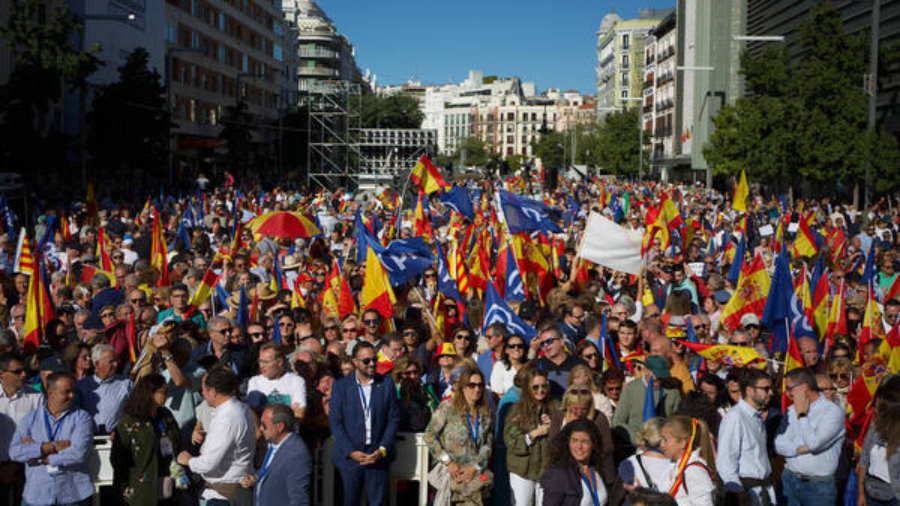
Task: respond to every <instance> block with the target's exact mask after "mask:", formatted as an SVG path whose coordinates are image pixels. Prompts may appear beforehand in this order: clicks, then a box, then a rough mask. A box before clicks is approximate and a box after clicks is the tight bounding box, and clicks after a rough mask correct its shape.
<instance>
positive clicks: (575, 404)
mask: <svg viewBox="0 0 900 506" xmlns="http://www.w3.org/2000/svg"><path fill="white" fill-rule="evenodd" d="M581 419H585V420H589V421H591V422H593V423H594V425H595V426H596V427H597V431H598V433H599V434H600V442H601V443H602V448H601V452H602V453H603V461H602V463H601V464H602V467H603V471H604V472H605V473H608V474H610V475H615V472H616V469H615V466H614V465H613V461H614V457H613V456H614V452H615V445H614V443H613V437H612V430H611V429H610V425H609V420H607V418H606V415H604V414H603V413H601V412H600V411H598V410H597V408H595V407H594V393H593V391H591V389H590V388H588V387H586V386H571V387H569V388H568V389H567V390H566V393H565V394H564V395H563V398H562V402H561V403H560V405H559V409H555V410H553V412H552V413H550V435H549V437H550V441H553V440H555V439H556V436H557V435H559V433H560V432H561V431H562V430H563V428H565V426H566V425H568V424H570V423H572V422H574V421H575V420H581Z"/></svg>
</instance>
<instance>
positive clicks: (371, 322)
mask: <svg viewBox="0 0 900 506" xmlns="http://www.w3.org/2000/svg"><path fill="white" fill-rule="evenodd" d="M378 322H379V320H378V318H373V319H369V320H363V323H365V324H366V325H378Z"/></svg>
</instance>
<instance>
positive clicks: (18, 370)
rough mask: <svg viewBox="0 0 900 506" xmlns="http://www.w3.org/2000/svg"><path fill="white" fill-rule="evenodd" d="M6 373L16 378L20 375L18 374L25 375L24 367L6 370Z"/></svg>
mask: <svg viewBox="0 0 900 506" xmlns="http://www.w3.org/2000/svg"><path fill="white" fill-rule="evenodd" d="M6 372H8V373H9V374H15V375H16V376H18V375H20V374H24V373H25V368H24V367H20V368H18V369H8V370H7V371H6Z"/></svg>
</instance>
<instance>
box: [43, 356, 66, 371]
mask: <svg viewBox="0 0 900 506" xmlns="http://www.w3.org/2000/svg"><path fill="white" fill-rule="evenodd" d="M40 369H41V370H42V371H51V372H66V371H68V370H69V368H68V367H66V363H65V362H63V360H62V359H61V358H59V357H57V356H56V355H51V356H49V357H47V358H45V359H44V360H41V367H40Z"/></svg>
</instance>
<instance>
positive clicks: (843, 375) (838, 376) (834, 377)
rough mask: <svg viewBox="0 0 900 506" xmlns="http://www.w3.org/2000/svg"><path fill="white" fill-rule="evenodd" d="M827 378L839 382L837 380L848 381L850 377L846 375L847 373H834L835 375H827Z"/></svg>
mask: <svg viewBox="0 0 900 506" xmlns="http://www.w3.org/2000/svg"><path fill="white" fill-rule="evenodd" d="M828 377H829V378H831V379H832V380H833V381H834V380H839V379H842V380H848V379H850V375H849V374H847V373H845V372H841V373H836V374H829V375H828Z"/></svg>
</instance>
